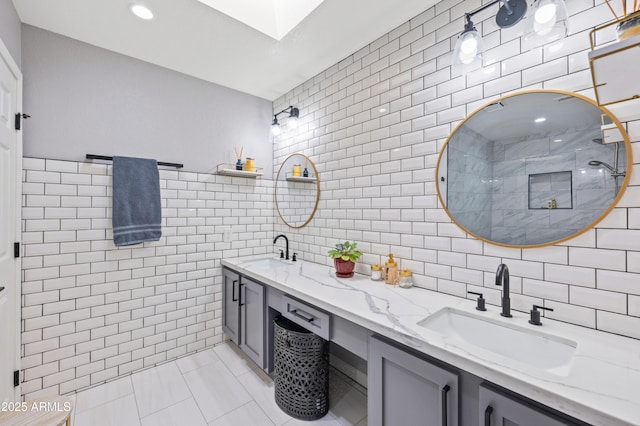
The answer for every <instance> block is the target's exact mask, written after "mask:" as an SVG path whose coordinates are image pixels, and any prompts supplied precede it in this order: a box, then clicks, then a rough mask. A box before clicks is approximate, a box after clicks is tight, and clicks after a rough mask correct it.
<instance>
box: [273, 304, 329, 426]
mask: <svg viewBox="0 0 640 426" xmlns="http://www.w3.org/2000/svg"><path fill="white" fill-rule="evenodd" d="M273 340H274V342H273V347H274V359H275V368H274V379H273V380H274V385H275V398H276V403H277V404H278V406H279V407H280V408H281V409H282V411H284V412H285V413H287V414H289V415H290V416H291V417H295V418H297V419H300V420H315V419H319V418H321V417H323V416H324V415H325V414H327V412H328V411H329V348H328V345H327V342H326V341H325V340H324V339H323V338H322V337H320V336H318V335H316V334H313V333H312V332H310V331H308V330H306V329H304V328H302V327H300V326H299V325H297V324H295V323H293V322H291V321H289V320H288V319H286V318H284V317H282V316H279V317H277V318H276V319H275V320H274V333H273Z"/></svg>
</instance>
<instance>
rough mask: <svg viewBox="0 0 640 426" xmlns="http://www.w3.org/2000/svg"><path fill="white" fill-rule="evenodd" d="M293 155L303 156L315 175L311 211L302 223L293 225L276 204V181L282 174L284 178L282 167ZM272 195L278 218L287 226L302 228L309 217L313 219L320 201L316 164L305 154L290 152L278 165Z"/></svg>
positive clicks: (278, 180)
mask: <svg viewBox="0 0 640 426" xmlns="http://www.w3.org/2000/svg"><path fill="white" fill-rule="evenodd" d="M295 156H299V157H303V159H304V160H305V161H306V162H308V164H309V165H310V166H311V168H312V169H313V175H314V176H315V188H316V202H315V204H314V206H313V211H312V212H311V214H310V215H309V218H308V219H307V220H306V221H305V222H304V223H303V224H302V225H299V226H295V225H292V224H290V223H289V222H287V220H286V219H285V218H284V217H283V215H282V212H281V211H280V207H279V206H278V182H280V181H281V180H280V177H281V176H283V180H284V179H285V177H286V173H287V171H286V170H284V167H285V165H286V164H287V161H288V160H289V159H291V158H292V157H295ZM273 197H274V201H275V204H276V211H277V212H278V216H280V219H282V221H283V222H284V223H285V225H287V226H288V227H289V228H294V229H299V228H303V227H304V226H306V225H307V224H308V223H309V222H311V219H313V216H315V214H316V210H318V202H319V201H320V176H319V175H318V170H317V169H316V165H315V164H314V163H313V161H311V159H310V158H309V157H307V156H306V155H304V154H300V153H294V154H290V155H289V156H287V158H285V159H284V161H283V162H282V164H281V165H280V169H279V170H278V175H277V176H276V181H275V184H274V193H273Z"/></svg>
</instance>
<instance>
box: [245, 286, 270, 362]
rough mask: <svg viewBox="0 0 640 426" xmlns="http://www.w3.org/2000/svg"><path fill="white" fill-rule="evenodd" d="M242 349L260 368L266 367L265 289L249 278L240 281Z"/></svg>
mask: <svg viewBox="0 0 640 426" xmlns="http://www.w3.org/2000/svg"><path fill="white" fill-rule="evenodd" d="M239 297H240V301H239V302H240V344H239V346H240V349H242V351H243V352H244V353H245V354H247V355H248V356H249V358H251V359H252V360H253V361H254V362H255V363H256V364H258V365H259V366H260V368H264V367H265V340H264V339H265V331H266V329H265V326H264V325H265V324H264V318H265V297H264V287H263V285H262V284H259V283H257V282H255V281H252V280H250V279H249V278H246V277H242V278H241V279H240V295H239Z"/></svg>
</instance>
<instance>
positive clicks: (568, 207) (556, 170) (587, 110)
mask: <svg viewBox="0 0 640 426" xmlns="http://www.w3.org/2000/svg"><path fill="white" fill-rule="evenodd" d="M631 165H632V160H631V144H630V143H629V137H628V135H627V134H626V132H625V130H624V128H623V127H622V125H621V124H620V122H619V121H618V119H617V118H616V117H614V116H613V115H612V114H611V113H610V112H609V111H608V110H607V109H605V108H600V107H598V106H597V105H596V104H595V103H594V102H593V101H592V100H590V99H588V98H585V97H583V96H580V95H576V94H574V93H569V92H562V91H552V90H541V91H533V92H523V93H516V94H513V95H510V96H506V97H503V98H501V99H498V100H495V101H493V102H491V103H490V104H488V105H486V106H484V107H482V108H480V109H478V110H477V111H475V112H474V113H472V114H471V115H470V116H469V117H467V118H466V119H465V120H464V121H463V122H462V123H460V124H459V125H458V126H457V127H456V129H455V130H454V131H453V132H452V133H451V135H450V136H449V139H448V140H447V142H446V143H445V145H444V147H443V148H442V152H441V153H440V157H439V159H438V165H437V167H436V178H437V181H438V185H437V190H438V197H439V199H440V202H441V203H442V205H443V206H444V207H445V209H446V211H447V214H448V215H449V216H450V217H451V219H452V220H453V221H454V222H455V223H457V224H458V226H460V227H461V228H462V229H463V230H464V231H465V232H467V233H469V234H471V235H473V236H475V237H477V238H480V239H482V240H485V241H488V242H491V243H494V244H498V245H504V246H510V247H514V246H515V247H538V246H543V245H549V244H555V243H558V242H561V241H564V240H567V239H569V238H572V237H574V236H576V235H578V234H580V233H581V232H583V231H586V230H587V229H590V228H591V227H593V226H594V225H595V224H596V223H598V222H599V221H600V220H601V219H603V218H604V217H605V216H606V214H607V213H609V211H610V210H611V209H612V208H613V206H614V205H615V204H616V203H617V201H618V200H619V199H620V197H621V196H622V193H623V191H624V189H625V188H626V185H627V183H628V181H629V177H630V171H631Z"/></svg>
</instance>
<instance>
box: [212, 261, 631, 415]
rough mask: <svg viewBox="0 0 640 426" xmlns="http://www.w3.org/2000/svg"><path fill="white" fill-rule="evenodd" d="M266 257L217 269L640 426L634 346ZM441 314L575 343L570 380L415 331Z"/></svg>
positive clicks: (585, 410)
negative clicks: (460, 314) (449, 311)
mask: <svg viewBox="0 0 640 426" xmlns="http://www.w3.org/2000/svg"><path fill="white" fill-rule="evenodd" d="M263 258H265V256H254V257H243V258H234V259H223V260H222V265H224V266H227V267H229V268H231V269H233V270H235V271H237V272H240V273H242V274H244V275H246V276H249V277H252V278H254V279H256V280H258V281H261V282H263V283H265V284H267V285H270V286H272V287H274V288H277V289H279V290H281V291H283V292H285V293H287V294H290V295H291V296H294V297H297V298H299V299H301V300H304V301H307V302H309V303H311V304H313V305H315V306H317V307H319V308H321V309H323V310H325V311H327V312H330V313H332V314H335V315H338V316H340V317H342V318H344V319H346V320H349V321H351V322H353V323H355V324H358V325H360V326H362V327H365V328H368V329H370V330H372V331H373V332H375V333H378V334H380V335H383V336H386V337H388V338H390V339H393V340H395V341H397V342H399V343H402V344H404V345H407V346H410V347H413V348H415V349H417V350H418V351H420V352H423V353H425V354H428V355H430V356H432V357H434V358H437V359H440V360H442V361H444V362H446V363H449V364H451V365H453V366H455V367H457V368H460V369H462V370H465V371H467V372H469V373H471V374H474V375H476V376H478V377H481V378H483V379H486V380H488V381H490V382H493V383H495V384H498V385H500V386H503V387H505V388H508V389H511V390H512V391H514V392H516V393H519V394H521V395H524V396H526V397H528V398H531V399H533V400H535V401H538V402H540V403H542V404H544V405H547V406H549V407H552V408H555V409H557V410H559V411H561V412H564V413H566V414H568V415H570V416H573V417H575V418H578V419H580V420H583V421H586V422H588V423H591V424H593V425H602V426H612V425H640V341H638V340H635V339H630V338H626V337H622V336H617V335H613V334H609V333H603V332H600V331H596V330H591V329H588V328H584V327H579V326H575V325H571V324H566V323H562V322H559V321H554V320H551V319H545V318H542V322H543V326H542V327H535V326H533V325H530V324H528V319H529V315H528V314H524V313H522V312H517V311H513V312H512V313H513V318H503V317H501V316H500V308H499V307H497V306H491V305H487V311H486V312H478V311H476V310H475V301H472V300H466V299H461V298H459V297H454V296H449V295H446V294H442V293H436V292H433V291H429V290H424V289H420V288H410V289H402V288H399V287H393V286H390V285H386V284H385V283H384V282H382V281H371V280H370V279H369V277H368V276H365V275H360V274H356V275H355V276H354V277H353V278H337V277H336V276H335V275H334V269H333V268H330V267H328V266H324V265H319V264H316V263H311V262H305V261H298V262H295V263H292V262H286V263H284V262H282V263H281V266H280V265H279V266H277V267H275V268H274V267H270V268H269V267H267V265H266V263H264V262H263V263H262V264H261V265H260V262H258V263H256V262H255V260H256V259H263ZM271 258H272V259H275V257H273V256H272V257H271ZM446 307H451V308H456V309H458V310H461V311H466V312H468V313H472V314H474V315H476V316H483V317H487V318H491V320H492V321H497V322H504V323H505V324H509V325H512V326H518V327H521V328H524V329H535V331H536V332H539V333H545V334H547V335H551V336H557V337H560V338H563V339H570V340H573V341H575V342H577V347H576V350H575V354H574V356H573V360H572V362H571V365H570V370H569V372H568V375H566V376H560V375H555V374H553V373H550V372H547V371H543V370H540V369H537V368H535V367H531V366H529V365H526V364H523V363H519V362H517V361H513V360H511V359H509V358H506V357H501V356H499V355H496V354H495V353H491V352H487V351H482V350H476V348H473V347H469V346H468V345H467V346H466V347H465V344H464V343H461V342H455V341H451V340H448V339H447V338H446V337H443V336H442V335H440V334H438V333H436V332H433V331H431V330H428V329H426V328H424V327H421V326H419V325H418V324H417V323H418V322H419V321H421V320H423V319H424V318H426V317H428V316H429V315H432V314H434V313H435V312H437V311H438V310H440V309H443V308H446ZM505 344H508V343H505Z"/></svg>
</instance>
